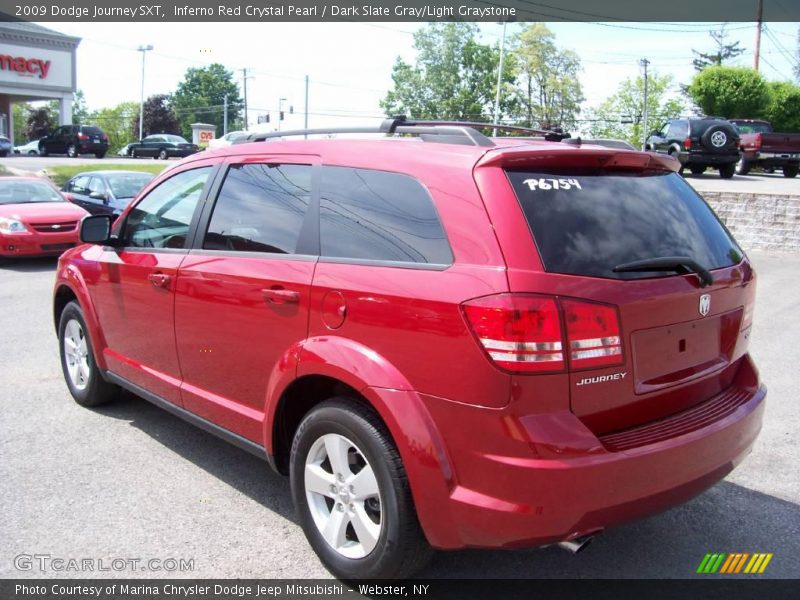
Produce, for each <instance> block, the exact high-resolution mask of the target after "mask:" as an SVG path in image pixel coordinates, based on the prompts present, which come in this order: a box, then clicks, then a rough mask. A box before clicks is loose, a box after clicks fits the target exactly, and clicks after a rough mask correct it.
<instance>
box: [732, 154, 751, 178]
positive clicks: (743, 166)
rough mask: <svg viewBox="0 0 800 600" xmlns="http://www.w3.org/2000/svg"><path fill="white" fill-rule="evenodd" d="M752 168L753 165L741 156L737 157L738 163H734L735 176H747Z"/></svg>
mask: <svg viewBox="0 0 800 600" xmlns="http://www.w3.org/2000/svg"><path fill="white" fill-rule="evenodd" d="M752 168H753V163H751V162H750V161H749V160H747V159H746V158H745V157H744V154H742V156H741V157H739V162H737V163H736V174H737V175H747V174H748V173H749V172H750V169H752Z"/></svg>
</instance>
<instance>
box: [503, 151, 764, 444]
mask: <svg viewBox="0 0 800 600" xmlns="http://www.w3.org/2000/svg"><path fill="white" fill-rule="evenodd" d="M629 156H630V155H629ZM612 160H613V159H612ZM506 177H507V181H508V182H509V183H510V184H511V188H512V189H513V191H514V195H515V196H516V202H515V204H516V206H515V207H514V208H515V209H517V210H520V209H521V210H520V212H519V213H518V214H519V216H520V217H521V219H522V224H523V225H524V226H525V230H527V231H525V239H524V241H525V242H527V241H530V242H531V244H530V245H528V246H527V247H526V245H525V243H517V244H516V245H515V246H513V247H511V248H510V251H508V252H507V253H506V256H507V258H508V259H509V263H510V264H509V267H510V269H509V284H510V287H511V289H512V291H514V292H535V293H546V294H548V295H553V296H555V297H557V299H558V302H559V304H560V306H561V309H562V328H563V331H564V335H565V337H564V338H563V339H564V343H565V345H564V353H565V360H566V369H565V370H566V375H567V376H568V378H569V384H570V406H571V409H572V411H573V412H574V413H575V414H576V415H578V416H579V417H580V418H581V419H582V420H583V421H584V423H586V424H587V425H588V426H589V427H590V428H591V429H592V430H594V431H595V432H596V433H605V432H609V431H614V430H618V429H623V428H626V427H629V426H632V425H635V424H638V423H643V422H647V421H652V420H654V419H658V418H660V417H663V416H666V415H669V414H673V413H677V412H680V411H681V410H684V409H686V408H688V407H690V406H692V405H695V404H698V403H700V402H703V401H704V400H707V399H709V398H711V397H712V396H714V395H715V394H717V393H719V392H720V391H721V390H723V389H724V388H726V387H728V386H729V385H730V384H731V381H732V379H733V376H734V375H735V372H736V364H735V363H736V362H737V361H738V359H739V358H741V356H742V355H743V354H744V352H745V351H746V345H747V344H746V341H747V337H748V335H749V324H750V316H751V308H752V300H753V292H754V277H753V273H752V270H751V269H750V265H749V263H748V262H747V259H746V258H745V257H744V255H743V253H742V251H741V250H740V249H739V247H738V246H737V245H736V243H735V241H734V240H733V239H732V238H731V236H730V234H729V233H728V232H727V230H726V229H725V228H724V226H723V225H722V224H721V223H720V222H719V221H718V220H717V218H716V216H715V215H714V214H713V212H712V211H711V209H710V208H709V207H708V206H707V204H706V203H705V202H704V201H703V200H702V198H700V197H699V196H698V195H697V194H696V193H695V192H694V190H693V189H692V188H691V187H690V186H689V185H688V184H687V183H686V182H685V181H684V180H683V179H682V178H681V177H680V176H678V175H677V174H676V173H667V172H659V171H649V172H648V171H638V172H637V171H636V170H632V169H631V170H629V169H625V170H620V171H614V170H610V169H609V170H604V171H597V170H586V169H584V170H579V169H573V170H569V171H565V170H556V169H546V170H545V169H541V168H539V169H524V168H523V169H519V168H517V169H513V170H507V171H506ZM522 231H523V230H522V229H519V230H517V233H519V234H520V235H521V234H522ZM501 240H502V238H501ZM518 242H519V240H518ZM525 253H529V256H528V257H527V259H526V258H525V257H524V254H525ZM664 257H689V258H691V259H693V260H694V261H696V262H697V263H699V264H700V265H701V266H703V267H705V268H706V269H708V270H709V271H711V273H712V275H713V283H712V284H711V285H708V286H706V287H702V285H701V282H700V277H699V276H698V275H697V274H695V273H689V274H686V273H678V272H675V271H659V270H655V269H653V270H649V271H646V270H645V271H642V272H619V271H615V267H617V266H621V265H623V264H626V263H631V262H632V261H642V260H649V259H654V258H664ZM526 263H527V266H526ZM687 270H689V269H687ZM746 310H749V311H750V312H748V314H747V316H746V315H745V312H746ZM518 379H519V380H524V379H525V378H524V377H519V378H518ZM529 379H530V378H529ZM527 383H528V384H530V385H533V384H531V382H530V381H528V382H527ZM524 385H525V384H524V383H523V386H524Z"/></svg>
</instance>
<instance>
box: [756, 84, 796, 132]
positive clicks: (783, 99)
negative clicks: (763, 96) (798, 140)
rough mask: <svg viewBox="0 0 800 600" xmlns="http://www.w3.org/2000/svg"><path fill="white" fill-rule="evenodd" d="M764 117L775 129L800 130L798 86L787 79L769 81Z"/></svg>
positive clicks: (785, 130) (783, 130) (784, 130)
mask: <svg viewBox="0 0 800 600" xmlns="http://www.w3.org/2000/svg"><path fill="white" fill-rule="evenodd" d="M768 86H769V91H770V98H769V102H768V103H767V107H766V110H765V111H764V117H765V118H766V119H767V120H768V121H769V122H770V123H772V126H773V127H774V128H775V131H782V132H785V133H793V132H800V86H798V85H795V84H793V83H789V82H788V81H771V82H769V84H768Z"/></svg>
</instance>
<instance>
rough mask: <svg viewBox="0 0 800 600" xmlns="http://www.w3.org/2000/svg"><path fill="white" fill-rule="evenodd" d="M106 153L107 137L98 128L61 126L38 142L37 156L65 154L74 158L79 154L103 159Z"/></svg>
mask: <svg viewBox="0 0 800 600" xmlns="http://www.w3.org/2000/svg"><path fill="white" fill-rule="evenodd" d="M106 152H108V136H107V135H106V134H105V132H104V131H103V130H102V129H100V128H99V127H91V126H89V125H62V126H61V127H59V128H58V129H56V130H55V131H54V132H53V133H51V134H50V135H48V136H45V137H43V138H42V139H41V140H39V154H40V155H41V156H47V155H48V154H66V155H67V156H69V157H70V158H76V157H77V156H80V155H81V154H94V155H95V156H96V157H97V158H103V157H104V156H105V155H106Z"/></svg>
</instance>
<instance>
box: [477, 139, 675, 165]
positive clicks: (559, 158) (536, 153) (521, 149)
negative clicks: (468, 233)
mask: <svg viewBox="0 0 800 600" xmlns="http://www.w3.org/2000/svg"><path fill="white" fill-rule="evenodd" d="M475 166H476V167H482V166H499V167H504V168H531V167H535V168H536V169H541V168H545V169H563V168H567V169H575V168H578V169H619V170H632V171H665V172H678V171H679V170H680V166H681V165H680V163H679V162H678V161H677V160H676V159H674V158H672V157H671V156H669V155H667V154H658V153H656V152H639V151H636V150H620V149H618V148H605V147H603V148H591V147H586V146H584V147H580V146H577V145H575V146H572V145H567V144H564V145H562V144H553V145H552V146H549V145H548V146H544V147H543V146H511V147H506V148H502V149H497V150H490V151H489V152H487V153H486V154H484V155H483V157H481V159H480V160H479V161H478V163H477V164H476V165H475Z"/></svg>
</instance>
